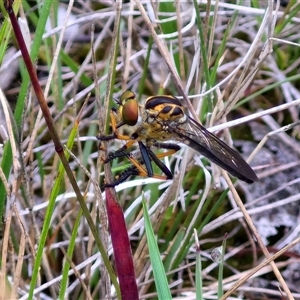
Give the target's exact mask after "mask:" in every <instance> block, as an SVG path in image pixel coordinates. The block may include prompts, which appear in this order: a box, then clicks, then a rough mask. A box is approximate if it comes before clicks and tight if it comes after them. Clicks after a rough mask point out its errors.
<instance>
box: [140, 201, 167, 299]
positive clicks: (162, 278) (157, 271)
mask: <svg viewBox="0 0 300 300" xmlns="http://www.w3.org/2000/svg"><path fill="white" fill-rule="evenodd" d="M143 213H144V219H145V230H146V236H147V242H148V248H149V255H150V260H151V265H152V269H153V276H154V281H155V286H156V290H157V294H158V299H162V300H165V299H172V296H171V292H170V289H169V285H168V281H167V276H166V272H165V269H164V266H163V263H162V261H161V257H160V253H159V250H158V246H157V242H156V238H155V236H154V232H153V229H152V225H151V221H150V218H149V214H148V210H147V205H146V202H145V199H143Z"/></svg>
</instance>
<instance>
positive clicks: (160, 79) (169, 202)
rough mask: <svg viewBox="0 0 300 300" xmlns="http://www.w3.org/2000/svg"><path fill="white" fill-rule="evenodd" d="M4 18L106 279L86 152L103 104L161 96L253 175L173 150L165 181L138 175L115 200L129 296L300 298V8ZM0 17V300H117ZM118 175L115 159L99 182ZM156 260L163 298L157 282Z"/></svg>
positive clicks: (94, 165) (226, 6)
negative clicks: (61, 150)
mask: <svg viewBox="0 0 300 300" xmlns="http://www.w3.org/2000/svg"><path fill="white" fill-rule="evenodd" d="M1 5H2V4H1ZM14 10H15V12H16V13H17V14H18V16H19V24H20V27H21V29H22V33H23V35H24V37H25V41H26V43H27V46H28V49H30V54H31V57H32V61H33V62H34V64H35V67H36V70H37V74H38V78H39V81H40V84H41V86H42V89H43V91H44V94H45V97H46V99H47V104H48V107H49V108H50V111H51V114H52V117H53V118H54V121H55V126H56V130H57V132H58V134H59V137H60V139H61V141H62V143H63V144H66V145H68V147H67V148H68V149H70V150H69V151H67V150H66V155H70V156H71V158H70V166H71V169H72V171H73V174H74V176H75V178H76V180H77V184H78V187H79V189H80V191H81V192H82V194H83V195H84V197H85V201H86V204H87V206H88V209H89V212H90V215H91V217H92V219H93V221H94V223H95V224H96V226H97V230H98V233H97V234H98V235H99V237H100V238H101V240H102V243H103V245H104V248H105V249H106V250H107V253H108V255H109V258H110V262H111V266H112V267H114V262H115V258H114V256H113V254H112V248H111V245H110V235H109V230H108V227H107V217H106V213H105V205H104V203H105V202H104V201H105V199H104V197H105V195H104V194H102V192H103V191H104V189H103V188H102V186H103V183H104V173H103V164H102V160H101V157H102V154H101V151H99V145H98V144H99V143H98V141H97V139H96V136H97V135H98V134H99V132H106V133H109V132H110V128H109V107H111V106H112V105H113V103H114V101H113V100H112V99H109V98H108V97H105V95H107V94H108V91H109V92H110V93H111V94H113V97H114V98H116V99H118V98H119V97H120V95H121V94H122V92H124V91H125V90H127V89H130V90H133V91H134V92H135V93H136V96H137V99H138V100H139V101H140V103H143V101H144V100H145V99H146V98H147V97H149V96H152V95H158V94H170V95H174V96H177V97H178V98H179V99H182V101H183V104H184V105H188V103H187V102H186V98H182V97H181V96H184V95H187V96H188V99H189V100H190V108H191V109H190V110H193V112H191V113H194V114H196V115H197V116H198V119H199V122H202V124H204V125H205V126H206V127H208V128H210V130H211V131H212V132H214V133H216V134H217V135H218V137H220V138H222V139H223V140H225V141H226V142H227V143H228V144H230V145H233V146H234V147H235V148H236V149H237V150H238V151H239V152H240V153H241V155H242V156H243V157H244V158H245V159H247V158H248V161H249V163H250V164H251V166H252V167H253V169H254V170H255V171H256V172H257V175H258V177H259V179H260V181H259V182H258V183H254V184H252V185H247V184H245V183H243V182H241V181H236V180H234V179H232V180H231V179H230V178H229V177H228V176H227V175H226V174H225V173H224V172H222V173H220V169H218V168H217V167H216V166H214V165H212V164H211V163H210V162H209V161H208V160H207V159H206V158H203V157H202V156H200V155H199V154H198V153H195V152H194V151H193V150H192V149H189V148H188V147H187V146H185V145H182V150H181V151H180V152H178V153H176V155H173V156H171V157H167V158H165V159H164V163H165V164H166V165H167V166H168V167H169V168H170V170H171V171H172V172H173V174H174V178H173V180H169V181H159V180H156V179H154V178H142V179H141V178H138V177H137V178H130V179H129V180H128V181H126V182H124V183H122V184H120V185H118V186H117V187H116V190H117V192H118V201H119V203H120V204H121V206H122V208H123V210H124V216H125V220H126V224H127V228H128V233H129V237H130V241H131V247H132V252H133V259H134V264H135V273H136V280H137V283H138V289H139V297H140V299H157V298H159V299H166V298H163V296H162V295H164V294H163V293H162V290H164V289H165V290H168V289H169V292H170V294H171V295H172V298H173V299H217V298H222V297H223V299H225V298H228V297H231V298H230V299H282V298H284V299H293V298H295V299H300V290H299V284H297V283H298V282H299V268H300V264H299V262H300V261H299V250H300V249H299V244H298V243H299V239H298V236H299V225H298V224H299V199H300V196H299V195H300V193H299V190H300V185H299V180H300V179H299V178H300V174H299V173H300V171H299V168H298V165H299V154H300V147H299V142H298V139H299V104H300V93H299V77H300V75H299V64H300V59H299V51H300V48H299V32H298V29H299V28H300V27H299V25H300V13H299V10H300V4H298V3H297V1H288V2H285V1H280V3H278V2H274V3H273V1H236V2H234V1H231V2H229V1H215V2H213V1H201V3H200V2H198V3H197V1H196V0H194V1H139V0H135V1H130V2H129V1H124V2H120V1H117V2H114V1H101V0H99V1H85V0H82V1H69V2H68V1H59V2H58V1H45V2H44V3H41V2H39V1H37V2H35V1H26V0H23V1H15V3H14ZM118 12H119V13H120V14H119V13H118ZM0 18H1V19H0V20H1V28H0V63H1V69H0V87H1V89H0V99H1V118H0V122H1V129H0V133H1V140H2V147H1V154H2V157H1V169H0V176H1V183H0V214H1V219H2V227H1V229H2V230H1V251H2V253H1V269H0V286H1V289H0V290H1V291H2V292H1V295H0V299H28V298H29V299H32V297H33V294H34V295H35V297H36V298H40V299H105V298H109V297H110V296H108V295H111V297H112V298H113V297H116V290H115V285H112V284H111V281H110V280H109V277H108V275H107V274H106V271H105V266H104V263H105V265H106V263H107V262H104V261H103V260H104V259H103V257H102V255H101V254H100V252H99V247H98V246H97V245H96V243H95V240H94V237H93V235H92V233H91V230H90V228H89V223H87V221H86V218H85V217H83V216H82V211H81V209H80V205H79V203H78V201H77V197H76V195H75V193H74V192H73V188H72V186H71V185H70V181H69V178H68V176H67V175H65V174H64V172H63V168H62V167H61V166H60V162H59V159H58V155H56V149H55V147H54V146H53V142H52V140H51V139H50V135H49V133H48V131H47V127H46V122H45V119H44V118H43V116H42V114H41V112H40V108H39V105H38V102H37V99H36V95H35V94H34V92H33V90H32V88H31V85H30V80H29V76H28V73H27V71H26V69H25V67H24V63H23V60H22V56H21V54H20V51H19V49H18V46H17V41H16V38H15V36H14V33H13V31H12V29H11V25H10V19H9V18H8V16H7V14H6V12H5V9H4V8H3V6H1V14H0ZM116 24H118V26H119V28H118V29H119V34H116V31H115V30H114V28H115V27H116ZM114 45H117V47H116V48H115V49H116V51H115V53H116V55H115V56H114V53H113V49H114ZM111 58H113V59H111ZM213 125H215V126H213ZM212 126H213V127H212ZM229 128H230V130H229ZM123 144H124V142H122V141H113V142H110V143H109V144H108V151H109V152H111V151H114V150H116V149H119V148H120V147H121V146H122V145H123ZM70 151H71V152H72V153H70ZM128 166H130V163H129V161H128V160H127V159H116V160H114V161H113V162H112V163H111V170H112V172H113V173H114V175H118V174H120V172H122V170H124V169H126V168H127V167H128ZM155 172H156V173H158V174H160V172H161V171H160V170H159V169H155ZM232 182H234V184H233V183H232ZM143 199H144V200H145V201H146V203H147V204H146V205H147V210H146V211H148V214H149V215H150V219H149V220H148V219H147V214H145V213H146V212H145V209H144V212H143V207H142V200H143ZM241 199H242V200H243V202H244V203H245V205H243V202H242V201H241ZM151 224H152V227H153V230H154V233H155V238H156V239H153V240H152V241H151V242H150V240H149V239H148V240H147V241H146V238H145V231H146V229H147V230H148V229H149V228H150V227H151ZM194 233H195V234H194ZM195 237H197V238H198V239H199V241H197V239H196V240H195ZM224 237H226V243H225V242H224ZM221 245H223V248H219V247H220V246H221ZM281 249H283V250H281ZM270 253H271V254H270ZM149 254H150V256H149ZM152 254H156V258H158V257H161V259H162V263H163V267H164V271H163V272H160V273H164V275H166V278H167V281H168V284H169V287H168V286H166V285H164V284H161V283H163V282H164V281H163V280H162V279H161V280H158V279H157V277H155V273H157V270H161V269H159V266H160V262H158V261H153V260H152V258H151V261H150V258H149V257H153V256H152ZM157 254H160V255H157ZM278 257H279V258H278ZM275 259H277V260H276V264H275V263H273V264H269V262H270V261H274V260H275ZM266 261H267V262H266ZM106 267H107V265H106ZM109 276H111V275H109ZM250 277H251V278H250ZM110 279H111V278H110ZM279 284H280V288H279ZM161 285H163V286H161ZM226 292H227V294H225V293H226ZM222 295H223V296H222ZM229 295H230V296H229ZM228 299H229V298H228Z"/></svg>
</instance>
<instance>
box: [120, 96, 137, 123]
mask: <svg viewBox="0 0 300 300" xmlns="http://www.w3.org/2000/svg"><path fill="white" fill-rule="evenodd" d="M116 103H117V104H118V105H119V107H118V115H119V118H120V120H121V122H120V123H119V124H118V125H117V128H119V127H121V126H122V125H129V126H134V125H136V123H137V121H138V118H139V105H138V102H137V100H136V98H135V94H134V92H132V91H125V92H124V93H123V94H122V95H121V97H120V100H116Z"/></svg>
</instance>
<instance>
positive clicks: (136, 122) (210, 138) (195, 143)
mask: <svg viewBox="0 0 300 300" xmlns="http://www.w3.org/2000/svg"><path fill="white" fill-rule="evenodd" d="M116 103H117V105H118V107H113V108H112V110H111V122H112V128H113V134H112V135H108V136H99V137H98V139H99V140H111V139H120V140H126V141H127V143H126V144H125V145H124V146H123V147H122V148H120V149H119V150H117V151H115V152H113V153H111V154H110V155H109V156H108V159H107V160H106V161H105V162H109V161H111V160H113V159H114V158H116V157H121V156H127V157H128V159H129V160H130V161H131V163H132V164H133V166H132V167H130V170H131V171H128V170H129V169H128V170H127V173H126V171H125V172H124V173H126V176H123V177H122V176H121V177H119V180H116V182H114V183H113V184H110V186H115V185H117V184H119V183H120V182H122V181H124V180H125V179H126V178H128V177H129V176H130V175H141V176H144V177H155V178H160V179H170V177H171V178H172V173H171V172H170V171H169V169H168V168H167V167H166V166H165V165H164V164H163V163H162V162H161V161H160V159H161V158H163V157H165V156H169V155H172V154H173V153H175V152H177V151H178V150H179V149H180V147H179V146H178V144H175V143H165V142H166V141H178V142H181V143H183V144H185V145H187V146H189V147H191V148H193V149H194V150H196V151H197V152H199V153H200V154H202V155H204V156H205V157H207V158H208V159H210V160H211V161H212V162H214V163H215V164H217V165H218V166H220V167H221V168H223V169H224V170H226V171H227V172H229V173H230V174H231V175H233V176H235V177H237V178H239V179H241V180H243V181H245V182H247V183H253V182H254V181H258V178H257V176H256V174H255V172H254V171H253V170H252V168H251V167H250V166H249V165H248V164H247V163H246V162H245V160H244V159H243V158H242V157H241V156H240V154H239V153H238V152H237V151H235V150H233V149H232V148H230V147H229V146H228V145H227V144H225V143H224V142H223V141H221V140H220V139H219V138H217V137H216V136H215V135H214V134H212V133H211V132H209V131H208V130H206V129H205V127H203V126H202V125H201V124H199V123H198V122H197V121H196V120H194V119H193V118H191V117H190V116H188V115H187V114H186V113H185V112H184V108H183V106H182V104H181V103H180V101H179V100H178V99H177V98H176V97H173V96H152V97H149V98H148V99H147V100H146V102H145V105H144V106H143V107H139V105H138V103H137V100H136V98H135V94H134V93H133V92H132V91H126V92H124V93H123V94H122V95H121V98H120V100H116ZM123 125H129V127H131V129H132V134H131V135H121V134H119V133H118V128H120V127H121V126H123ZM136 142H138V145H139V148H140V153H141V159H140V160H136V159H134V158H132V157H131V156H130V154H128V152H127V149H129V148H130V147H131V146H132V145H133V144H135V143H136ZM153 147H157V148H163V149H167V151H166V152H164V153H159V154H157V155H155V154H154V153H153V151H152V150H151V148H153ZM152 161H154V162H155V163H156V164H157V165H158V167H159V168H160V169H161V170H162V171H163V172H164V173H165V174H166V176H159V175H155V174H153V170H152V165H151V162H152ZM144 165H145V166H144ZM124 173H123V175H124ZM170 175H171V176H170ZM125 177H126V178H125ZM124 178H125V179H124Z"/></svg>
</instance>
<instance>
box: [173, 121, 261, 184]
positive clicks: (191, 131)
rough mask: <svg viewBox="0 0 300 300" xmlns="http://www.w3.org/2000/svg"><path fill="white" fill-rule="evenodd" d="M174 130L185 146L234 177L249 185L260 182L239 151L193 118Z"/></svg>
mask: <svg viewBox="0 0 300 300" xmlns="http://www.w3.org/2000/svg"><path fill="white" fill-rule="evenodd" d="M172 130H173V132H176V134H177V135H178V137H179V138H180V140H181V141H182V142H183V143H184V144H186V145H187V146H189V147H191V148H193V149H194V150H196V151H198V152H199V153H201V154H202V155H204V156H205V157H207V158H208V159H210V160H211V161H212V162H214V163H215V164H217V165H218V166H220V167H221V168H223V169H224V170H226V171H227V172H229V173H230V174H232V175H233V176H235V177H237V178H239V179H241V180H243V181H245V182H247V183H253V182H254V181H258V178H257V176H256V174H255V173H254V171H253V170H252V168H251V167H250V166H249V165H248V164H247V163H246V162H245V160H244V159H243V158H242V157H241V156H240V154H239V153H238V152H237V151H235V150H233V149H232V148H230V147H229V146H228V145H226V144H225V143H224V142H222V141H221V140H220V139H219V138H217V137H216V136H215V135H214V134H212V133H211V132H209V131H208V130H206V129H205V128H204V127H203V126H202V125H200V124H199V123H198V122H196V121H195V120H194V119H192V118H191V117H188V119H187V122H186V123H184V124H182V125H179V126H178V124H177V126H174V128H172Z"/></svg>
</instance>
